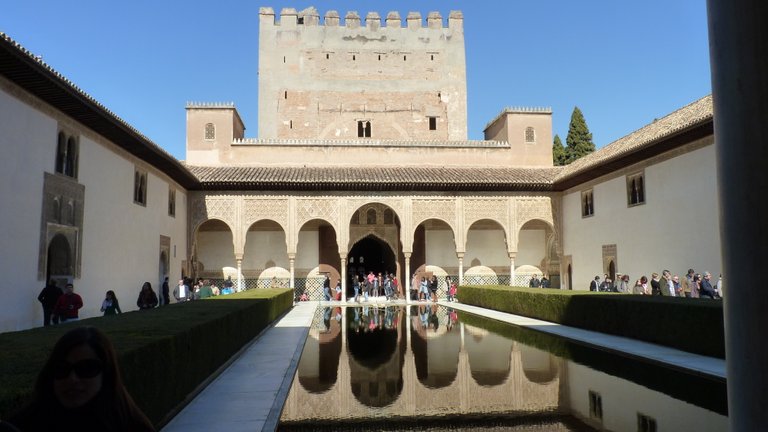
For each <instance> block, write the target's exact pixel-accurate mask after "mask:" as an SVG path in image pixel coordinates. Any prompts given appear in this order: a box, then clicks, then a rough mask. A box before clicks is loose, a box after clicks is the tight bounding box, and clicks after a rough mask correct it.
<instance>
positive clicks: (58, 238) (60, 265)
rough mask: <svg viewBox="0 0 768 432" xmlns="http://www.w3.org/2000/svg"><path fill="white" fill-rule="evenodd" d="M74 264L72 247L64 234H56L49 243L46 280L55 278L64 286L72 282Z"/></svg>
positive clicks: (58, 283) (59, 284)
mask: <svg viewBox="0 0 768 432" xmlns="http://www.w3.org/2000/svg"><path fill="white" fill-rule="evenodd" d="M73 270H74V268H73V266H72V249H71V247H70V245H69V241H68V240H67V238H66V237H65V236H64V235H63V234H56V235H55V236H53V238H52V239H51V242H50V243H49V244H48V257H47V268H46V280H51V279H53V280H55V281H56V282H57V285H58V286H60V287H63V286H64V285H65V284H67V283H71V282H72V279H73V277H74V272H73Z"/></svg>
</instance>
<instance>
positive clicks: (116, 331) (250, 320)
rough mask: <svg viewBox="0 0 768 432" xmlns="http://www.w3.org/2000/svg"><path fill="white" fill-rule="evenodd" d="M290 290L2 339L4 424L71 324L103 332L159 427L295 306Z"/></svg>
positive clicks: (6, 335)
mask: <svg viewBox="0 0 768 432" xmlns="http://www.w3.org/2000/svg"><path fill="white" fill-rule="evenodd" d="M292 304H293V292H292V291H291V290H289V289H258V290H248V291H244V292H241V293H237V294H232V295H227V296H218V297H212V298H210V299H206V300H199V301H192V302H186V303H181V304H172V305H169V306H164V307H161V308H156V309H152V310H147V311H136V312H129V313H124V314H121V315H116V316H108V317H98V318H89V319H84V320H81V321H78V322H76V323H67V324H61V325H57V326H51V327H40V328H35V329H30V330H24V331H19V332H11V333H3V334H0V371H2V373H0V418H6V417H7V416H8V415H9V414H11V413H13V412H14V411H15V410H16V409H18V408H20V407H21V406H23V405H24V404H25V403H27V402H28V401H29V400H30V398H31V396H32V388H33V386H34V381H35V378H36V377H37V374H38V372H39V371H40V369H41V368H42V366H43V363H44V362H45V360H46V359H47V357H48V355H49V353H50V351H51V349H52V348H53V345H54V344H55V343H56V341H57V340H58V339H59V338H60V337H61V336H62V335H63V334H64V333H66V332H67V331H68V330H69V329H72V328H74V326H93V327H97V328H99V329H101V330H102V331H103V332H104V333H106V334H107V336H108V337H109V338H110V340H111V341H112V343H113V344H114V346H115V349H116V351H117V355H118V358H119V363H120V366H121V369H122V373H123V378H124V381H125V385H126V387H127V388H128V391H129V392H130V394H131V396H133V398H134V400H135V401H136V403H137V404H138V405H139V406H140V407H141V409H142V410H143V411H144V413H145V414H146V415H147V416H148V417H149V418H150V420H152V422H153V423H154V424H155V425H161V424H163V423H164V422H165V421H166V420H167V419H166V417H167V416H168V414H169V413H171V412H172V411H173V410H174V409H175V408H176V407H178V406H179V404H180V403H182V402H183V401H184V400H185V398H186V397H187V396H188V395H189V394H190V393H191V392H192V391H193V390H194V389H195V388H196V387H197V386H198V385H200V384H201V383H202V382H203V381H204V380H205V379H206V378H208V377H209V376H210V375H211V374H212V373H213V372H215V371H216V370H217V369H218V368H219V367H220V366H221V365H223V364H224V363H225V362H226V361H227V360H228V359H229V358H230V357H232V355H234V354H235V353H236V352H237V351H238V350H240V349H241V348H242V347H243V346H244V345H245V344H246V343H247V342H249V341H251V340H252V339H253V338H254V337H255V336H256V335H258V334H259V333H260V332H261V331H262V330H264V329H265V328H266V327H267V326H269V324H270V323H272V322H273V321H274V320H275V319H276V318H278V317H279V316H280V315H282V314H283V313H284V312H286V311H287V310H288V309H290V308H291V306H292Z"/></svg>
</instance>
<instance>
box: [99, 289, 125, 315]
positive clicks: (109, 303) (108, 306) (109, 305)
mask: <svg viewBox="0 0 768 432" xmlns="http://www.w3.org/2000/svg"><path fill="white" fill-rule="evenodd" d="M101 311H102V312H104V316H107V315H117V314H121V313H123V311H121V310H120V303H118V301H117V297H116V296H115V292H114V291H112V290H109V291H107V296H106V298H104V301H103V302H101Z"/></svg>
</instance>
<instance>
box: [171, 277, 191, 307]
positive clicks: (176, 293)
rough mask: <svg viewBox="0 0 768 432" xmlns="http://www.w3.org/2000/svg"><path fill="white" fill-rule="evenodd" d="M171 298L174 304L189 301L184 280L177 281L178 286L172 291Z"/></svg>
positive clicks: (187, 289) (187, 288) (187, 287)
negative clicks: (173, 299)
mask: <svg viewBox="0 0 768 432" xmlns="http://www.w3.org/2000/svg"><path fill="white" fill-rule="evenodd" d="M173 298H175V299H176V303H181V302H185V301H187V300H189V286H188V285H187V284H185V283H184V279H179V284H178V285H176V288H174V289H173Z"/></svg>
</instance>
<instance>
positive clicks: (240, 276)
mask: <svg viewBox="0 0 768 432" xmlns="http://www.w3.org/2000/svg"><path fill="white" fill-rule="evenodd" d="M236 261H237V291H238V292H239V291H242V290H244V289H245V287H243V283H244V282H243V259H242V258H238V259H237V260H236Z"/></svg>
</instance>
